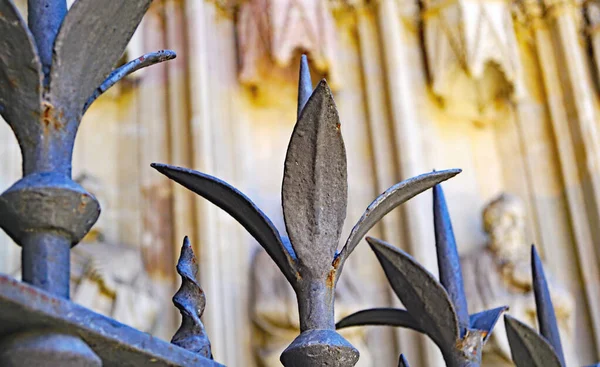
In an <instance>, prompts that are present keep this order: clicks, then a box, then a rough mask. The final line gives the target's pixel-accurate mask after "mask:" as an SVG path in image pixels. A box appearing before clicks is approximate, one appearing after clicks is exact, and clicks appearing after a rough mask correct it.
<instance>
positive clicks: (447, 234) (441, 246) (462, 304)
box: [433, 185, 470, 336]
mask: <svg viewBox="0 0 600 367" xmlns="http://www.w3.org/2000/svg"><path fill="white" fill-rule="evenodd" d="M433 218H434V224H435V247H436V250H437V261H438V269H439V277H440V283H442V285H443V286H444V288H445V289H446V292H448V296H449V297H450V300H451V301H452V303H453V304H454V307H455V310H456V315H457V316H458V324H459V326H460V329H461V336H462V333H464V332H465V331H466V329H467V328H469V325H470V321H469V311H468V308H467V298H466V296H465V290H464V284H463V278H462V270H461V267H460V258H459V256H458V250H457V248H456V240H455V239H454V231H453V230H452V223H451V221H450V215H449V214H448V206H447V205H446V198H445V197H444V191H443V190H442V187H441V186H440V185H436V186H435V187H434V188H433Z"/></svg>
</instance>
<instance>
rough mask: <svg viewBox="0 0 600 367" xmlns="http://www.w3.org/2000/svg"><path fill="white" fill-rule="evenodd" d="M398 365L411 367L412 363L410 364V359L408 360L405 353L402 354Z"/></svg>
mask: <svg viewBox="0 0 600 367" xmlns="http://www.w3.org/2000/svg"><path fill="white" fill-rule="evenodd" d="M398 367H410V365H409V364H408V361H407V360H406V357H404V354H400V360H399V361H398Z"/></svg>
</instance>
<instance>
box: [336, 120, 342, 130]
mask: <svg viewBox="0 0 600 367" xmlns="http://www.w3.org/2000/svg"><path fill="white" fill-rule="evenodd" d="M341 128H342V125H341V124H340V123H339V122H338V123H337V124H335V129H336V130H337V131H340V129H341Z"/></svg>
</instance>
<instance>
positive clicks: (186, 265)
mask: <svg viewBox="0 0 600 367" xmlns="http://www.w3.org/2000/svg"><path fill="white" fill-rule="evenodd" d="M177 273H179V275H180V276H181V287H180V288H179V290H178V291H177V293H175V296H174V297H173V303H174V304H175V307H177V308H178V309H179V312H181V317H182V321H181V326H180V327H179V329H178V330H177V332H176V333H175V335H174V336H173V339H171V343H173V344H175V345H177V346H180V347H182V348H184V349H187V350H189V351H190V352H194V353H197V354H200V355H201V356H203V357H206V358H210V359H212V353H211V350H210V341H209V340H208V336H207V335H206V331H205V330H204V325H203V324H202V321H200V317H201V316H202V313H204V307H205V306H206V296H205V295H204V291H203V290H202V288H200V285H199V284H198V281H197V280H196V277H197V276H198V263H197V261H196V257H195V256H194V251H193V250H192V246H191V245H190V241H189V239H188V238H187V236H186V237H185V238H184V240H183V246H182V247H181V255H180V256H179V262H177Z"/></svg>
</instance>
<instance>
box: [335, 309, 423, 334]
mask: <svg viewBox="0 0 600 367" xmlns="http://www.w3.org/2000/svg"><path fill="white" fill-rule="evenodd" d="M365 325H384V326H396V327H403V328H408V329H412V330H416V331H418V332H421V333H423V332H424V331H423V329H422V328H421V326H420V325H419V323H418V322H417V321H416V320H415V319H414V318H413V317H412V316H411V315H410V314H409V313H408V311H406V310H401V309H398V308H371V309H368V310H362V311H358V312H355V313H353V314H352V315H349V316H346V317H344V318H343V319H341V320H340V321H339V322H338V323H337V324H335V328H336V329H344V328H347V327H353V326H365Z"/></svg>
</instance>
